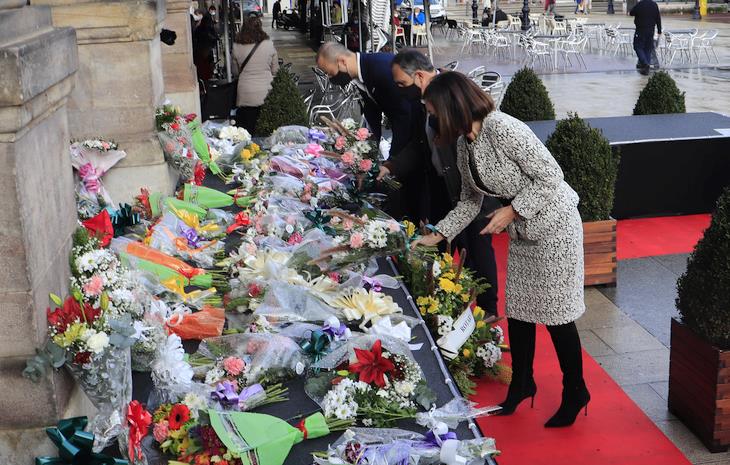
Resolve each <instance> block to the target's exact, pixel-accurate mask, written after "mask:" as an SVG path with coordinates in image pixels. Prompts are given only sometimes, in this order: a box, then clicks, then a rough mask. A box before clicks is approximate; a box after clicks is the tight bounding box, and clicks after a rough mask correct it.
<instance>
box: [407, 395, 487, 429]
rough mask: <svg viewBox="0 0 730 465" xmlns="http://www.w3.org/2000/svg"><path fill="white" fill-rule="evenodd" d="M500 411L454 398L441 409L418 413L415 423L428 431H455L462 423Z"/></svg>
mask: <svg viewBox="0 0 730 465" xmlns="http://www.w3.org/2000/svg"><path fill="white" fill-rule="evenodd" d="M500 409H501V407H499V406H490V407H477V406H476V403H474V402H472V401H470V400H467V399H465V398H463V397H454V398H453V399H451V400H450V401H448V402H447V403H445V404H444V405H442V406H441V407H438V408H436V407H433V408H431V409H430V410H429V411H428V412H418V413H417V414H416V423H418V424H419V425H421V426H423V427H426V428H428V429H430V430H434V429H443V428H444V426H442V425H445V426H446V427H448V428H451V429H455V428H456V427H457V426H459V423H461V422H462V421H467V420H473V419H475V418H479V417H484V416H487V415H491V414H492V413H495V412H498V411H499V410H500Z"/></svg>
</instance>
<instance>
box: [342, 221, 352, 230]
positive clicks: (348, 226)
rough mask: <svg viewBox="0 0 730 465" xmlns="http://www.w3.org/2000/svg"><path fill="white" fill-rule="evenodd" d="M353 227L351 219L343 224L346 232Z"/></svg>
mask: <svg viewBox="0 0 730 465" xmlns="http://www.w3.org/2000/svg"><path fill="white" fill-rule="evenodd" d="M352 226H353V223H352V220H350V219H346V220H345V221H343V222H342V228H343V229H344V230H345V231H349V230H350V229H352Z"/></svg>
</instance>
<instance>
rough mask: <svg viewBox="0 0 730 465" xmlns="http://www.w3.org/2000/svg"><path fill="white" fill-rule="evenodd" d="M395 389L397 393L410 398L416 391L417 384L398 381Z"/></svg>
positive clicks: (394, 386)
mask: <svg viewBox="0 0 730 465" xmlns="http://www.w3.org/2000/svg"><path fill="white" fill-rule="evenodd" d="M393 388H394V389H395V392H396V393H398V395H399V396H402V397H410V396H411V395H413V393H414V392H415V391H416V386H415V384H413V383H411V382H408V381H397V382H396V383H395V384H394V385H393Z"/></svg>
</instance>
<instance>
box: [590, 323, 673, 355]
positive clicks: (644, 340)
mask: <svg viewBox="0 0 730 465" xmlns="http://www.w3.org/2000/svg"><path fill="white" fill-rule="evenodd" d="M593 332H594V333H596V335H597V336H598V337H599V338H601V340H602V341H603V342H605V343H606V344H607V345H608V346H609V347H610V348H611V349H613V351H614V352H616V353H618V354H622V353H626V352H641V351H645V350H655V349H662V348H664V346H663V345H662V343H661V342H659V341H658V340H657V339H656V338H655V337H654V336H652V335H651V334H649V333H648V332H647V331H646V330H645V329H644V328H642V327H641V326H640V325H639V324H638V323H636V324H634V325H626V326H620V327H611V328H596V329H594V330H593Z"/></svg>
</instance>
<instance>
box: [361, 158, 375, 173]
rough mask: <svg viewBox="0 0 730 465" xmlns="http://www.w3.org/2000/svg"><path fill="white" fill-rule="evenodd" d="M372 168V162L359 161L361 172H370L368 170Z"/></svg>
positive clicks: (366, 160)
mask: <svg viewBox="0 0 730 465" xmlns="http://www.w3.org/2000/svg"><path fill="white" fill-rule="evenodd" d="M372 167H373V161H372V160H368V159H367V158H366V159H364V160H360V170H361V171H370V168H372Z"/></svg>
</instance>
